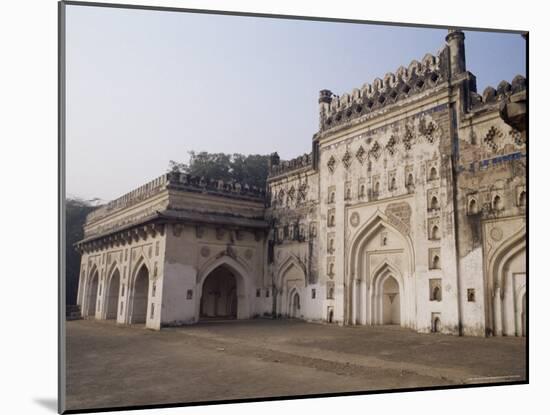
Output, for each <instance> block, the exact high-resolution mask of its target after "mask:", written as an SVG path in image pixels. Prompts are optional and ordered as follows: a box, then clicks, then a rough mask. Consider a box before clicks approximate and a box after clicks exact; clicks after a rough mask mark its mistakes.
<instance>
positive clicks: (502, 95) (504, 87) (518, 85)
mask: <svg viewBox="0 0 550 415" xmlns="http://www.w3.org/2000/svg"><path fill="white" fill-rule="evenodd" d="M526 89H527V80H526V79H525V78H524V77H523V76H521V75H516V76H515V77H514V79H513V80H512V83H511V84H510V83H508V82H507V81H501V82H500V83H499V84H498V86H497V88H496V89H495V88H493V87H491V86H488V87H487V88H485V89H484V91H483V93H482V94H481V95H479V94H478V93H476V92H474V91H470V107H471V109H473V110H474V111H476V110H481V109H483V108H489V107H493V106H496V105H498V104H500V103H501V102H503V101H504V100H506V99H507V98H508V97H510V96H511V95H513V94H516V93H518V92H522V91H525V90H526Z"/></svg>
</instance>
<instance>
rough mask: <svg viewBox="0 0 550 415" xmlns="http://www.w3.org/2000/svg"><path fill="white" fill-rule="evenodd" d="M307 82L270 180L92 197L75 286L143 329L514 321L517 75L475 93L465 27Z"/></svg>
mask: <svg viewBox="0 0 550 415" xmlns="http://www.w3.org/2000/svg"><path fill="white" fill-rule="evenodd" d="M445 41H446V43H445V44H444V46H443V48H442V49H441V50H440V52H439V53H438V54H437V56H432V55H430V54H427V55H426V56H424V58H423V59H422V60H421V61H420V62H418V61H413V62H411V63H410V64H409V65H408V67H400V68H399V69H398V70H397V71H396V72H395V73H388V74H386V75H385V76H384V78H383V79H375V80H374V81H373V82H372V83H371V84H365V85H363V86H362V87H361V88H358V89H354V90H353V91H351V92H350V93H346V94H343V95H341V96H336V95H334V94H333V93H332V92H331V91H329V90H322V91H321V92H320V95H319V130H318V132H316V133H315V135H314V136H313V142H312V151H311V153H309V154H305V155H303V156H301V157H298V158H296V159H293V160H290V161H281V160H280V159H279V157H278V156H277V154H276V153H274V154H272V156H271V158H270V166H269V168H270V175H269V177H268V182H267V188H266V189H258V188H252V187H249V186H247V185H246V184H240V183H234V182H232V183H228V182H223V181H215V180H210V179H208V178H205V177H193V176H189V175H186V174H182V173H167V174H164V175H162V176H160V177H159V178H157V179H155V180H153V181H151V182H149V183H146V184H144V185H143V186H141V187H139V188H137V189H135V190H133V191H131V192H130V193H127V194H125V195H124V196H122V197H120V198H118V199H116V200H113V201H111V202H109V203H108V204H106V205H104V206H103V207H100V208H98V209H97V210H95V211H93V212H92V213H91V214H90V215H89V216H88V217H87V221H86V224H85V229H84V230H85V233H84V239H83V240H82V241H80V242H79V243H78V244H77V247H78V249H79V250H80V251H81V253H82V263H81V271H80V277H79V278H80V279H79V290H78V300H77V302H78V304H79V305H80V306H81V310H82V313H83V315H84V316H85V317H87V318H96V319H113V320H116V322H117V323H120V324H143V325H144V326H145V327H147V328H150V329H160V328H161V327H163V326H170V325H185V324H191V323H196V322H198V321H200V320H201V319H212V318H237V319H249V318H254V317H280V318H297V319H303V320H306V321H312V322H324V323H336V324H345V325H379V324H398V325H401V326H402V327H407V328H410V329H413V330H416V331H418V332H430V331H432V332H442V333H449V334H456V335H475V336H485V335H498V336H500V335H506V336H522V335H525V333H526V284H527V273H526V265H527V264H526V242H527V241H526V208H527V207H526V205H527V196H526V163H527V149H526V144H527V135H526V134H527V132H526V124H527V123H526V103H527V100H526V92H527V91H526V89H527V86H526V80H525V78H523V77H521V76H516V77H515V78H514V79H513V80H512V83H511V84H510V83H508V82H506V81H503V82H501V83H500V84H499V85H498V87H497V88H496V89H494V88H491V87H489V88H486V89H485V90H484V91H483V93H482V94H481V95H480V94H478V92H477V90H476V78H475V76H474V75H473V74H472V73H470V72H468V70H467V68H466V61H465V42H464V34H463V33H462V32H461V31H458V30H450V31H449V33H448V35H447V37H446V39H445Z"/></svg>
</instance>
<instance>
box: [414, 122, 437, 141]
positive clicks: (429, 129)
mask: <svg viewBox="0 0 550 415" xmlns="http://www.w3.org/2000/svg"><path fill="white" fill-rule="evenodd" d="M436 129H437V126H436V125H435V123H434V122H433V121H430V122H428V123H426V118H424V117H422V118H420V122H419V123H418V132H419V133H420V134H421V135H422V136H424V137H426V140H427V141H428V142H429V143H430V144H433V142H434V139H435V137H434V132H435V130H436Z"/></svg>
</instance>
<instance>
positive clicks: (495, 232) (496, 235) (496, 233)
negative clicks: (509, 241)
mask: <svg viewBox="0 0 550 415" xmlns="http://www.w3.org/2000/svg"><path fill="white" fill-rule="evenodd" d="M490 235H491V238H492V239H493V240H494V241H500V240H501V239H502V229H500V228H498V227H494V228H493V229H491V232H490Z"/></svg>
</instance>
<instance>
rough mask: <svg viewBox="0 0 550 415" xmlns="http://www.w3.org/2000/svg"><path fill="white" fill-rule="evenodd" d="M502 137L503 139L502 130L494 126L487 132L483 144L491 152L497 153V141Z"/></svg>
mask: <svg viewBox="0 0 550 415" xmlns="http://www.w3.org/2000/svg"><path fill="white" fill-rule="evenodd" d="M500 137H502V132H500V130H499V129H498V128H496V127H495V126H494V125H493V126H492V127H491V128H490V129H489V131H488V132H487V135H486V136H485V138H483V142H484V143H485V144H486V145H487V147H489V148H490V149H491V150H493V151H497V148H498V145H497V143H496V139H497V138H500Z"/></svg>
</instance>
